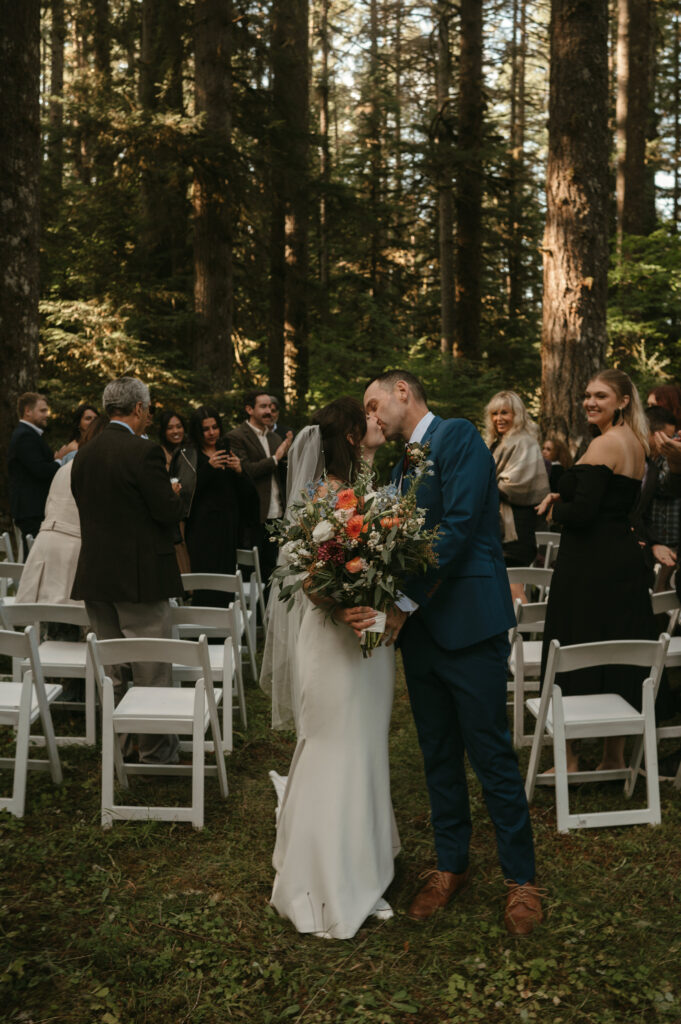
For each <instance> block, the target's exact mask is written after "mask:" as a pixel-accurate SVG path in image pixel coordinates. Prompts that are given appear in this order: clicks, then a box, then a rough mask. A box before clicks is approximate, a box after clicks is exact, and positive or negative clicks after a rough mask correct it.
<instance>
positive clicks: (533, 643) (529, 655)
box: [509, 640, 542, 673]
mask: <svg viewBox="0 0 681 1024" xmlns="http://www.w3.org/2000/svg"><path fill="white" fill-rule="evenodd" d="M541 650H542V641H541V640H523V664H524V666H525V672H528V673H533V672H538V671H539V669H540V668H541ZM509 665H510V667H511V671H512V672H515V651H514V650H513V649H511V657H510V660H509Z"/></svg>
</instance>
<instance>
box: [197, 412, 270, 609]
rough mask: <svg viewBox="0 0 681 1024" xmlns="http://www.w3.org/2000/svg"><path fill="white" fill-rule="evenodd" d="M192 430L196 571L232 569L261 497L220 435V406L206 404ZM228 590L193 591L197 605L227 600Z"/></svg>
mask: <svg viewBox="0 0 681 1024" xmlns="http://www.w3.org/2000/svg"><path fill="white" fill-rule="evenodd" d="M189 434H190V437H191V439H192V442H193V444H194V448H195V451H196V487H195V490H194V497H193V499H192V503H191V509H190V511H189V516H188V519H187V529H186V538H187V547H188V549H189V558H190V560H191V566H192V572H217V573H233V572H234V571H235V568H236V549H237V547H239V545H240V543H241V541H242V536H243V534H244V531H245V530H246V529H247V528H249V527H255V526H257V524H258V521H259V506H258V495H257V492H256V490H255V487H254V486H253V484H252V483H251V481H250V479H249V478H248V476H246V474H245V473H244V472H243V470H242V468H241V460H240V459H238V458H237V456H236V455H233V454H232V453H231V452H230V451H229V450H228V448H227V446H226V445H225V443H224V441H223V439H222V420H221V419H220V414H219V412H218V411H217V409H214V408H212V407H211V406H205V405H202V406H200V407H199V408H198V409H195V411H194V412H193V414H192V417H191V420H190V423H189ZM227 602H228V595H227V594H217V593H214V592H212V591H210V592H205V591H195V592H194V604H197V605H198V604H201V605H204V604H205V605H219V604H227Z"/></svg>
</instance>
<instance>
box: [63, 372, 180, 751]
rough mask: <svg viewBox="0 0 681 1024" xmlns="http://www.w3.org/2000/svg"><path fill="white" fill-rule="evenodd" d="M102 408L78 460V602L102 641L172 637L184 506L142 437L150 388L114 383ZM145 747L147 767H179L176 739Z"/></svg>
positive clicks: (163, 680) (154, 667) (139, 677)
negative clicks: (177, 529)
mask: <svg viewBox="0 0 681 1024" xmlns="http://www.w3.org/2000/svg"><path fill="white" fill-rule="evenodd" d="M103 404H104V408H105V409H106V412H107V414H108V415H109V416H110V417H111V422H110V423H109V425H108V426H107V427H106V429H105V430H103V431H102V433H101V434H99V436H98V437H96V438H94V440H92V441H90V442H89V443H88V444H87V445H85V447H84V448H83V449H82V450H81V451H79V452H78V455H77V456H76V458H75V460H74V463H73V471H72V475H71V489H72V491H73V496H74V498H75V499H76V504H77V506H78V513H79V516H80V525H81V540H82V544H81V549H80V555H79V558H78V566H77V569H76V577H75V580H74V583H73V589H72V591H71V596H72V597H73V598H74V599H75V600H82V601H85V605H86V608H87V611H88V616H89V619H90V623H91V624H92V628H93V631H94V632H95V633H96V634H97V636H98V637H99V639H100V640H113V639H119V638H121V637H124V636H131V637H159V638H170V635H171V623H170V604H169V600H168V599H169V598H171V597H179V596H180V595H181V594H182V581H181V579H180V573H179V572H178V568H177V562H176V560H175V553H174V551H173V526H174V525H175V524H176V523H177V521H178V520H179V518H180V511H181V506H180V499H179V498H178V497H177V495H176V494H175V493H174V492H173V489H172V487H171V485H170V480H169V479H168V474H167V472H166V468H165V459H164V457H163V452H162V451H161V448H160V446H159V445H157V444H153V443H152V442H150V441H148V440H144V439H143V438H142V437H141V435H142V432H143V431H144V430H145V429H146V426H147V423H148V412H149V404H150V397H149V389H148V387H147V386H146V384H144V383H143V382H142V381H141V380H137V379H136V378H135V377H121V378H119V379H118V380H114V381H111V382H110V383H109V384H107V386H106V388H105V389H104V395H103ZM132 671H133V678H134V682H135V685H137V686H170V685H171V682H172V680H171V666H170V665H165V664H162V663H159V662H150V663H146V664H135V665H133V666H132ZM112 674H113V671H112ZM113 682H114V691H115V693H116V695H117V696H119V697H120V694H121V691H122V688H123V685H124V677H123V674H122V673H120V672H118V671H116V673H115V674H114V678H113ZM138 742H139V754H138V756H139V760H140V761H142V762H146V763H176V762H177V761H178V758H179V743H178V738H177V736H173V735H141V736H139V737H138ZM124 753H125V754H126V755H127V756H130V754H131V751H130V750H125V751H124Z"/></svg>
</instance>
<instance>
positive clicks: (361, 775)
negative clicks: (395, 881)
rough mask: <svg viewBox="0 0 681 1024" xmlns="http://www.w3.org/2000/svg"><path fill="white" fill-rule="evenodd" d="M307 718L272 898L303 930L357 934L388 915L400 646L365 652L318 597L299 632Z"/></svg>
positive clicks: (280, 835) (282, 820)
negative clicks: (393, 718) (391, 758)
mask: <svg viewBox="0 0 681 1024" xmlns="http://www.w3.org/2000/svg"><path fill="white" fill-rule="evenodd" d="M298 659H299V660H298V669H299V673H300V690H301V701H300V721H299V729H298V737H299V738H298V745H297V747H296V750H295V754H294V756H293V761H292V762H291V767H290V769H289V775H288V781H287V783H286V787H285V790H284V794H283V799H282V801H281V806H280V809H279V815H278V822H277V841H276V845H275V848H274V855H273V858H272V862H273V864H274V868H275V870H276V872H277V875H276V878H275V881H274V888H273V891H272V898H271V903H272V905H273V906H274V907H275V908H276V909H277V911H278V912H279V913H280V914H281V915H282V917H286V918H288V919H289V920H290V921H292V922H293V924H294V925H295V927H296V928H297V929H298V931H299V932H314V933H316V934H319V935H324V936H325V937H328V938H335V939H349V938H351V937H352V936H353V935H354V934H355V933H356V932H357V930H358V929H359V928H360V926H361V925H362V923H363V921H364V920H365V919H366V918H367V917H369V915H370V914H371V913H372V912H374V911H375V910H377V909H378V910H379V916H382V917H386V916H390V913H389V908H388V907H387V904H385V901H381V897H382V896H383V893H384V892H385V890H386V889H387V887H388V885H389V884H390V882H391V881H392V878H393V873H394V865H393V861H394V857H395V856H396V854H397V853H398V851H399V836H398V834H397V827H396V825H395V816H394V814H393V808H392V802H391V799H390V771H389V764H388V730H389V726H390V714H391V710H392V700H393V688H394V679H395V655H394V649H393V648H392V647H389V648H388V647H379V648H378V649H377V650H375V651H374V652H373V655H372V657H371V658H366V659H364V658H362V652H361V650H360V647H359V643H358V641H357V638H356V637H355V635H354V633H353V632H352V630H351V629H349V628H348V627H347V626H343V625H336V624H334V623H332V622H330V621H328V620H327V619H326V618H325V616H324V613H323V612H322V611H320V610H319V609H318V608H316V607H315V606H314V605H312V604H311V603H310V604H309V607H308V609H307V611H306V612H305V615H304V618H303V622H302V626H301V631H300V636H299V638H298Z"/></svg>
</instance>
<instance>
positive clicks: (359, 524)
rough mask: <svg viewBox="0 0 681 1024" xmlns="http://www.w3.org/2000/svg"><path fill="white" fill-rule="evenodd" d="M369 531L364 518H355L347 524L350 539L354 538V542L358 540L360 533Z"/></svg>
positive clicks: (346, 528)
mask: <svg viewBox="0 0 681 1024" xmlns="http://www.w3.org/2000/svg"><path fill="white" fill-rule="evenodd" d="M367 529H368V527H367V525H366V523H365V522H364V516H353V517H352V518H351V519H348V521H347V523H346V524H345V530H346V533H347V535H348V537H351V538H352V540H357V538H358V537H359V535H360V533H366V531H367Z"/></svg>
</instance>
